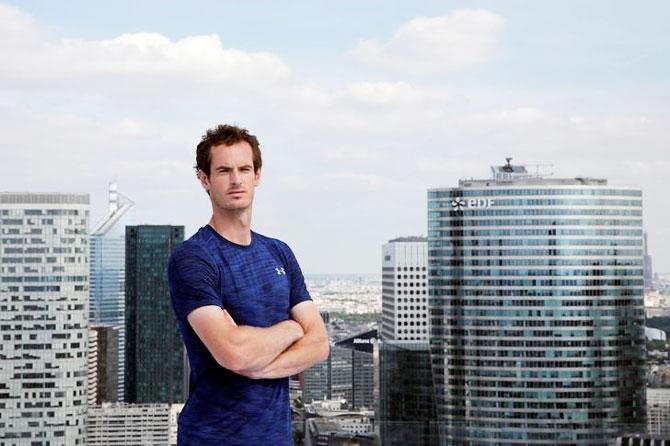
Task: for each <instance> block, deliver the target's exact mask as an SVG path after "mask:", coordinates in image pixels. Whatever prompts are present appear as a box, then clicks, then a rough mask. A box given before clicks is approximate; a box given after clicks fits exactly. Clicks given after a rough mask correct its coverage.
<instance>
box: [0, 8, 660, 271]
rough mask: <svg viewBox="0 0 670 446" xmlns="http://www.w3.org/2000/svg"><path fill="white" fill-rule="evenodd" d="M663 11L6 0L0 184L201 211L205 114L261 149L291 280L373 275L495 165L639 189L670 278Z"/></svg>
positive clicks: (192, 217) (259, 198)
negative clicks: (386, 250) (111, 190)
mask: <svg viewBox="0 0 670 446" xmlns="http://www.w3.org/2000/svg"><path fill="white" fill-rule="evenodd" d="M668 17H670V3H668V2H664V1H643V2H629V1H590V2H584V1H571V0H567V1H561V2H550V1H543V2H538V1H530V0H529V1H514V0H507V1H469V2H460V1H450V2H446V1H420V0H418V1H412V2H406V1H381V0H370V1H365V0H357V1H353V0H343V1H338V2H324V1H309V2H308V1H286V2H274V1H254V2H232V1H189V2H185V1H182V2H177V1H166V0H161V1H159V0H146V1H138V0H133V1H126V0H118V1H114V2H90V1H63V2H53V1H51V0H39V1H38V0H26V1H10V2H5V3H0V155H1V156H0V190H4V191H30V192H52V191H53V192H82V193H89V194H90V197H91V222H90V226H91V227H92V226H93V225H94V224H95V223H96V222H97V220H99V219H100V218H101V217H102V216H103V215H104V213H105V210H106V208H107V202H106V200H107V188H108V183H109V181H110V180H115V181H116V182H117V184H118V188H119V191H121V192H122V193H124V194H125V195H126V196H128V197H129V198H131V199H132V200H133V201H134V202H135V209H134V213H133V218H134V219H135V223H138V224H139V223H142V224H174V225H184V226H185V227H186V234H187V236H189V235H190V234H192V233H194V232H195V231H196V230H197V228H199V227H200V226H203V225H204V224H206V223H207V221H208V220H209V216H210V215H211V207H210V204H209V201H208V198H207V196H206V194H205V193H204V191H203V190H202V188H201V186H200V185H199V183H198V182H197V180H196V177H195V173H194V170H193V167H192V166H193V164H194V162H195V146H196V144H197V143H198V141H199V140H200V137H201V135H202V134H203V133H204V132H205V130H206V129H208V128H210V127H212V126H214V125H217V124H219V123H232V124H237V125H240V126H242V127H246V128H248V129H249V130H250V131H251V132H252V133H254V134H255V135H257V136H258V138H259V140H260V143H261V149H262V151H263V173H262V179H261V184H260V186H259V188H258V190H257V191H256V202H255V204H254V221H253V225H252V228H253V229H254V230H256V231H257V232H260V233H263V234H266V235H270V236H273V237H277V238H280V239H282V240H284V241H286V242H288V243H289V244H290V246H291V247H292V248H293V251H294V252H295V253H296V256H297V258H298V260H299V261H300V263H301V265H302V269H303V271H304V272H306V273H312V274H314V273H379V272H380V271H381V245H382V244H383V243H385V242H386V241H388V240H389V239H392V238H395V237H398V236H405V235H425V234H426V232H427V230H426V213H427V211H426V190H427V189H428V188H432V187H451V186H456V185H457V183H458V180H459V179H460V178H487V177H489V172H490V171H489V166H491V165H500V164H503V163H504V160H505V157H508V156H509V157H512V158H513V163H514V164H526V165H551V166H553V167H551V168H550V169H551V171H552V172H553V176H554V177H556V178H565V177H574V176H587V177H599V178H607V179H608V180H609V182H610V184H614V185H622V186H634V187H639V188H641V189H642V191H643V200H644V226H645V230H646V231H647V232H648V234H649V244H650V253H651V255H652V256H653V259H654V270H655V271H657V272H670V249H668V247H669V245H668V243H670V242H669V240H670V225H669V224H668V221H669V217H670V209H669V207H668V206H667V194H668V189H669V186H670V177H669V175H670V150H669V148H670V147H669V144H668V143H669V142H670V137H669V136H668V129H670V34H669V33H668V32H667V19H668Z"/></svg>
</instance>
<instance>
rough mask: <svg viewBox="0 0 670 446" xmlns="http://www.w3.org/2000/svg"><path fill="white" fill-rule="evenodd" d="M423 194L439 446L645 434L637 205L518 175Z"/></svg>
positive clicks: (599, 184)
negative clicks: (425, 196) (440, 444)
mask: <svg viewBox="0 0 670 446" xmlns="http://www.w3.org/2000/svg"><path fill="white" fill-rule="evenodd" d="M492 170H493V176H492V178H491V179H486V180H461V181H460V182H459V187H455V188H439V189H430V190H429V191H428V230H429V235H428V270H429V290H430V305H429V307H430V314H431V336H430V344H431V354H432V362H433V374H434V379H435V386H436V403H437V415H438V419H439V422H440V428H441V432H440V435H441V441H442V443H443V444H455V445H458V444H481V445H487V444H508V443H514V444H551V445H559V444H582V445H598V444H607V443H608V442H611V441H614V439H616V437H617V435H618V434H619V433H620V432H631V431H636V429H641V431H643V430H644V425H645V398H644V370H643V368H644V361H645V351H644V332H643V325H644V309H643V282H642V267H643V263H642V262H643V259H642V257H643V252H642V193H641V191H640V190H639V189H632V188H624V187H613V186H609V185H608V184H607V181H606V180H604V179H589V178H573V179H553V178H549V177H541V176H537V175H531V174H529V173H528V171H527V170H526V169H525V168H524V167H523V166H512V165H510V163H509V160H508V164H507V165H505V166H500V167H495V168H492Z"/></svg>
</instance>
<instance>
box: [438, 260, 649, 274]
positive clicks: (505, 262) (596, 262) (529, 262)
mask: <svg viewBox="0 0 670 446" xmlns="http://www.w3.org/2000/svg"><path fill="white" fill-rule="evenodd" d="M430 266H431V269H432V271H431V274H435V273H434V271H435V269H436V268H433V267H439V266H593V267H596V266H642V258H634V259H560V258H546V259H508V258H499V259H453V258H443V257H433V258H431V259H430Z"/></svg>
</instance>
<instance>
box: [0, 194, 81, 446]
mask: <svg viewBox="0 0 670 446" xmlns="http://www.w3.org/2000/svg"><path fill="white" fill-rule="evenodd" d="M88 216H89V197H88V195H85V194H59V193H4V192H3V193H0V336H1V337H2V342H1V343H0V444H2V445H26V446H28V445H30V446H36V445H49V446H71V445H83V444H85V441H86V430H85V422H86V402H87V401H86V390H87V389H86V387H87V370H88V369H87V361H88V358H87V343H88V331H87V325H88V324H87V320H88V267H89V262H88V234H87V230H88Z"/></svg>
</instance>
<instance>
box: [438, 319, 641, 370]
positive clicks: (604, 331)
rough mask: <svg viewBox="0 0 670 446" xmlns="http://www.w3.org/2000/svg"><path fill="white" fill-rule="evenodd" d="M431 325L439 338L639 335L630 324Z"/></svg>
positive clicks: (636, 329) (631, 336)
mask: <svg viewBox="0 0 670 446" xmlns="http://www.w3.org/2000/svg"><path fill="white" fill-rule="evenodd" d="M433 320H434V319H433ZM431 325H432V327H431V333H433V334H434V335H436V336H439V337H444V336H446V337H450V336H454V337H459V336H463V337H466V336H492V337H509V338H532V337H548V338H551V337H568V338H592V337H594V336H597V337H603V336H623V337H626V338H628V339H630V338H633V337H635V336H637V335H639V330H638V328H639V327H636V326H634V325H633V323H632V322H631V324H630V327H628V328H630V329H628V328H626V327H624V328H619V329H613V328H607V327H602V328H598V329H597V330H558V329H557V330H485V329H476V328H474V329H469V330H464V329H461V328H454V329H451V330H450V329H442V328H441V327H440V326H439V325H438V324H434V323H431ZM636 331H637V332H636ZM510 364H512V363H510ZM470 365H472V364H470ZM509 367H512V366H509ZM524 367H525V366H524ZM546 367H551V364H547V365H546Z"/></svg>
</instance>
